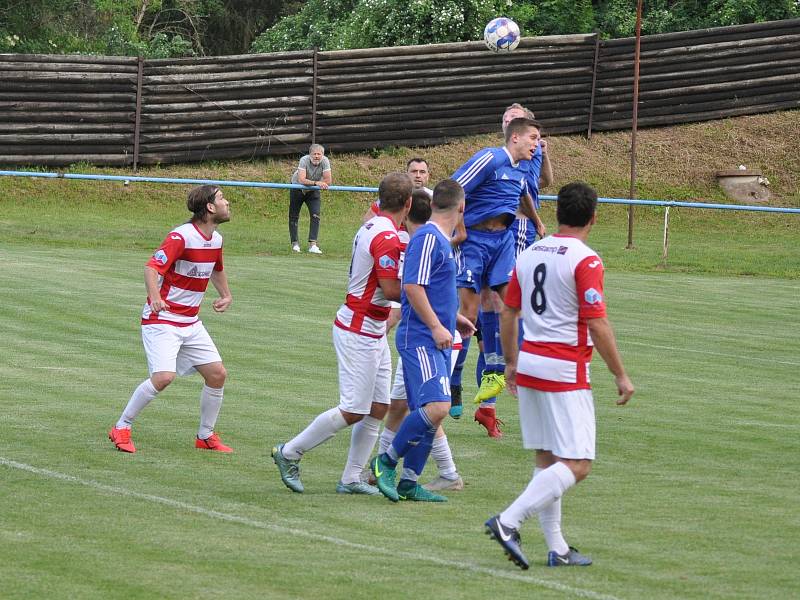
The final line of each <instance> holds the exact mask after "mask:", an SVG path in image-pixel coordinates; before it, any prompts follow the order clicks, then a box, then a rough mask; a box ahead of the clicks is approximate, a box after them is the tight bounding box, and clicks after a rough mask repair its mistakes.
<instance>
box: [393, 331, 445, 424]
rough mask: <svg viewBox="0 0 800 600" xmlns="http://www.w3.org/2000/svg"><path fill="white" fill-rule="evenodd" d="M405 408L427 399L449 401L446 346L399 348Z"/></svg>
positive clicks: (417, 406)
mask: <svg viewBox="0 0 800 600" xmlns="http://www.w3.org/2000/svg"><path fill="white" fill-rule="evenodd" d="M400 356H401V357H402V359H403V378H404V379H405V382H406V397H407V399H408V410H417V409H418V408H421V407H423V406H425V405H426V404H428V403H430V402H448V403H449V402H450V349H449V348H448V349H446V350H439V349H438V348H431V347H428V346H420V347H419V348H410V349H407V350H400Z"/></svg>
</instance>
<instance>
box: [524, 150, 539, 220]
mask: <svg viewBox="0 0 800 600" xmlns="http://www.w3.org/2000/svg"><path fill="white" fill-rule="evenodd" d="M520 168H524V169H525V170H526V171H527V174H526V175H525V180H526V183H527V184H528V193H529V194H530V195H531V198H533V207H534V208H535V209H536V210H539V177H540V176H541V174H542V147H541V146H536V150H535V151H534V153H533V156H532V157H531V159H530V160H523V161H520Z"/></svg>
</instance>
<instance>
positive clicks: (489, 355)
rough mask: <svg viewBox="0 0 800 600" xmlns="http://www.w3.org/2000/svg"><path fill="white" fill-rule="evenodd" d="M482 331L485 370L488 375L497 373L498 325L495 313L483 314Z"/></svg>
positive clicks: (498, 350)
mask: <svg viewBox="0 0 800 600" xmlns="http://www.w3.org/2000/svg"><path fill="white" fill-rule="evenodd" d="M481 324H482V326H483V329H481V334H482V335H483V354H484V355H485V357H486V367H485V369H486V370H487V371H489V372H490V373H495V372H497V361H498V352H501V350H500V323H499V320H498V318H497V313H496V312H484V313H483V319H482V321H481Z"/></svg>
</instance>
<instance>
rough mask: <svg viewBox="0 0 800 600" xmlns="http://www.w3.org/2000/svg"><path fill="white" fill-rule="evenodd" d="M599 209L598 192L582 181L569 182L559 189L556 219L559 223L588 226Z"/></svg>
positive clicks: (570, 225)
mask: <svg viewBox="0 0 800 600" xmlns="http://www.w3.org/2000/svg"><path fill="white" fill-rule="evenodd" d="M596 210H597V192H595V191H594V188H592V187H591V186H590V185H589V184H586V183H583V182H582V181H575V182H573V183H568V184H567V185H565V186H564V187H562V188H561V189H560V190H558V201H557V202H556V219H558V224H559V225H567V226H569V227H586V225H588V224H589V221H591V220H592V216H593V215H594V213H595V211H596Z"/></svg>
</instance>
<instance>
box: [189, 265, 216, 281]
mask: <svg viewBox="0 0 800 600" xmlns="http://www.w3.org/2000/svg"><path fill="white" fill-rule="evenodd" d="M186 277H199V278H201V279H208V278H209V277H211V271H201V270H200V269H198V268H197V267H196V266H195V267H192V268H191V269H189V272H188V273H186Z"/></svg>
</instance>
